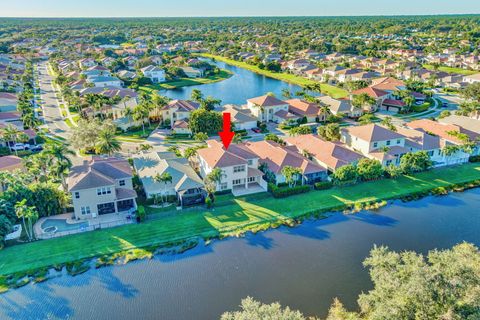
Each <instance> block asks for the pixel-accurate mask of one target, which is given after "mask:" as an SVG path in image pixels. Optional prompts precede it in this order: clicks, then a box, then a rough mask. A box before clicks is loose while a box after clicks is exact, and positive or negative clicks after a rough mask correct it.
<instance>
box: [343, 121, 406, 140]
mask: <svg viewBox="0 0 480 320" xmlns="http://www.w3.org/2000/svg"><path fill="white" fill-rule="evenodd" d="M343 131H346V132H348V133H349V134H350V135H351V136H354V137H357V138H359V139H361V140H364V141H369V142H375V141H386V140H394V139H404V138H405V137H404V136H402V135H401V134H399V133H396V132H395V131H392V130H389V129H387V128H384V127H382V126H379V125H377V124H374V123H372V124H367V125H364V126H354V127H348V128H345V129H343Z"/></svg>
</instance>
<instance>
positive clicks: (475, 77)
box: [463, 73, 480, 84]
mask: <svg viewBox="0 0 480 320" xmlns="http://www.w3.org/2000/svg"><path fill="white" fill-rule="evenodd" d="M463 82H466V83H468V84H473V83H478V82H480V73H476V74H472V75H469V76H464V77H463Z"/></svg>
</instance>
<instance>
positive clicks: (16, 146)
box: [10, 143, 30, 151]
mask: <svg viewBox="0 0 480 320" xmlns="http://www.w3.org/2000/svg"><path fill="white" fill-rule="evenodd" d="M29 148H30V145H28V144H23V143H15V144H13V145H11V146H10V150H12V151H21V150H28V149H29Z"/></svg>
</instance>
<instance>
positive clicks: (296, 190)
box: [268, 183, 310, 198]
mask: <svg viewBox="0 0 480 320" xmlns="http://www.w3.org/2000/svg"><path fill="white" fill-rule="evenodd" d="M268 189H269V191H270V192H271V193H272V195H273V197H274V198H286V197H289V196H293V195H295V194H300V193H306V192H308V191H310V186H305V185H304V186H295V187H291V188H290V187H278V186H276V185H275V184H273V183H270V184H269V185H268Z"/></svg>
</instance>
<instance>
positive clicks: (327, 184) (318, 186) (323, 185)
mask: <svg viewBox="0 0 480 320" xmlns="http://www.w3.org/2000/svg"><path fill="white" fill-rule="evenodd" d="M314 187H315V190H327V189H330V188H331V187H333V182H331V181H321V182H317V183H315V184H314Z"/></svg>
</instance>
